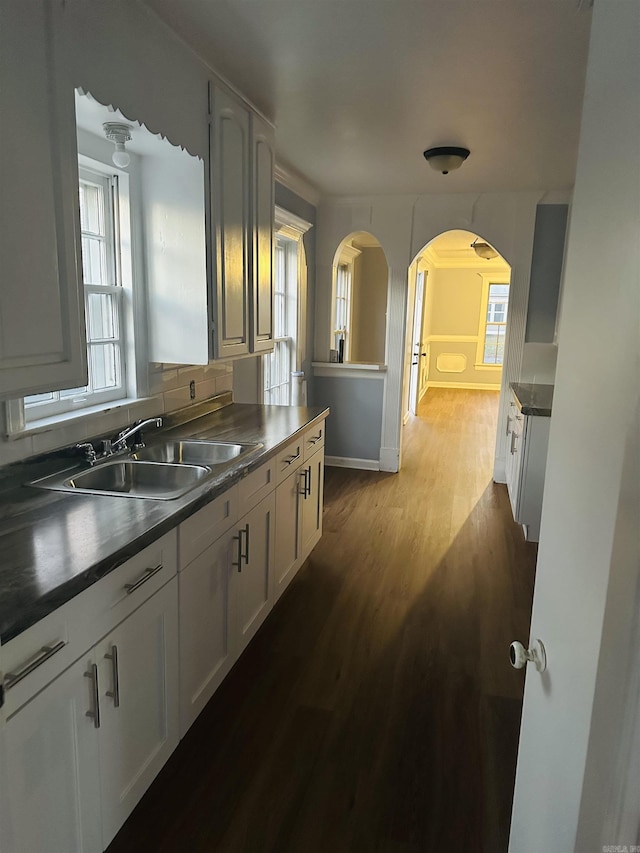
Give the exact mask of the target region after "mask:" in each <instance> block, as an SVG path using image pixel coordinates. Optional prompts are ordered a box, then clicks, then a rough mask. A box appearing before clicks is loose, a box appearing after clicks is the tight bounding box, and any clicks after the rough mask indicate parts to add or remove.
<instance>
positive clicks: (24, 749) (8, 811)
mask: <svg viewBox="0 0 640 853" xmlns="http://www.w3.org/2000/svg"><path fill="white" fill-rule="evenodd" d="M93 663H94V660H93V657H92V656H91V655H88V656H86V657H84V658H81V659H80V660H79V661H78V662H77V663H75V664H74V665H73V666H71V667H69V669H67V670H66V671H65V672H64V673H63V674H62V675H60V676H58V678H56V680H55V681H53V682H52V683H51V684H50V685H49V686H48V687H47V688H45V689H44V690H42V691H41V692H40V693H38V695H37V696H36V697H35V698H34V699H32V701H31V702H29V703H28V704H27V705H25V706H24V707H23V708H21V709H20V710H19V711H18V712H17V713H15V714H14V715H13V716H12V717H10V718H9V720H7V722H6V723H5V726H4V731H3V735H4V738H3V740H4V744H3V747H4V755H3V762H2V764H3V767H2V772H3V774H4V775H5V777H6V791H4V792H3V793H4V802H3V806H4V807H5V808H4V813H3V820H2V823H1V825H0V850H1V851H2V853H22V851H25V853H26V851H28V853H70V851H76V850H78V851H100V850H102V849H103V844H102V826H101V813H100V812H101V809H100V774H99V745H98V730H97V729H96V728H95V727H94V722H93V720H92V719H90V718H89V717H87V716H86V712H87V711H89V712H91V711H92V709H93V708H94V707H95V705H94V696H93V690H92V681H91V679H90V678H87V677H86V676H85V673H86V672H91V667H92V664H93Z"/></svg>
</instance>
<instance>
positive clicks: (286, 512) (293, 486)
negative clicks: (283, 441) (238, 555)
mask: <svg viewBox="0 0 640 853" xmlns="http://www.w3.org/2000/svg"><path fill="white" fill-rule="evenodd" d="M301 471H302V469H301V468H298V470H297V471H295V473H293V474H290V475H289V477H288V478H287V479H286V480H285V481H284V482H283V483H281V484H280V485H279V486H278V488H277V489H276V547H275V559H274V564H273V594H274V601H277V599H278V598H280V596H281V595H282V593H283V592H284V591H285V589H286V588H287V586H288V585H289V583H290V582H291V580H292V579H293V577H294V576H295V573H296V572H297V571H298V569H299V568H300V565H301V563H302V560H301V553H302V550H301V548H302V536H301V529H302V506H303V503H304V492H303V489H302V482H303V478H302V476H301Z"/></svg>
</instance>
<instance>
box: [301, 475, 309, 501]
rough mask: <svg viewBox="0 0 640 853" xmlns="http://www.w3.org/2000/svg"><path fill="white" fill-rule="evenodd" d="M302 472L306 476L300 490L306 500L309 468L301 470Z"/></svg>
mask: <svg viewBox="0 0 640 853" xmlns="http://www.w3.org/2000/svg"><path fill="white" fill-rule="evenodd" d="M300 474H301V475H302V476H303V477H304V483H303V484H302V491H301V492H300V494H301V495H302V497H303V498H304V499H305V501H306V499H307V475H308V474H309V469H308V468H305V469H304V470H303V471H300Z"/></svg>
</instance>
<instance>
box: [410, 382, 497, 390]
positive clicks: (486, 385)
mask: <svg viewBox="0 0 640 853" xmlns="http://www.w3.org/2000/svg"><path fill="white" fill-rule="evenodd" d="M427 388H462V389H464V390H465V391H499V390H500V384H499V383H498V384H497V385H496V384H495V383H493V382H427Z"/></svg>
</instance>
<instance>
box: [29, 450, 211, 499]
mask: <svg viewBox="0 0 640 853" xmlns="http://www.w3.org/2000/svg"><path fill="white" fill-rule="evenodd" d="M210 474H211V470H210V469H209V468H206V467H205V466H204V465H184V464H181V465H171V464H162V465H159V464H157V463H155V462H140V461H136V460H131V459H125V460H115V461H113V462H105V463H103V464H101V465H97V466H96V467H95V468H89V469H88V470H86V471H81V472H80V473H79V474H75V475H73V476H71V477H70V476H69V472H68V471H66V472H64V473H62V474H55V475H53V476H51V477H44V478H43V479H42V480H36V481H35V482H34V483H32V485H33V486H40V487H41V488H45V489H55V490H58V491H63V492H80V493H83V494H101V495H118V496H120V497H129V498H155V499H156V500H172V499H173V498H177V497H179V496H180V495H183V494H185V492H188V491H189V489H192V488H193V487H194V486H197V485H198V483H199V482H200V481H202V480H203V479H204V478H205V477H208V476H210Z"/></svg>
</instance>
